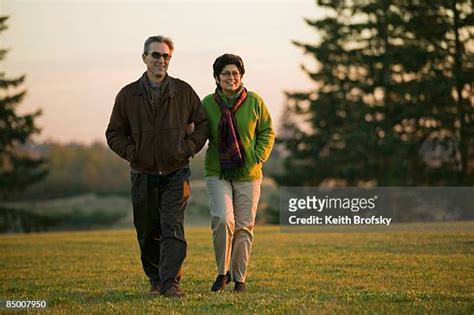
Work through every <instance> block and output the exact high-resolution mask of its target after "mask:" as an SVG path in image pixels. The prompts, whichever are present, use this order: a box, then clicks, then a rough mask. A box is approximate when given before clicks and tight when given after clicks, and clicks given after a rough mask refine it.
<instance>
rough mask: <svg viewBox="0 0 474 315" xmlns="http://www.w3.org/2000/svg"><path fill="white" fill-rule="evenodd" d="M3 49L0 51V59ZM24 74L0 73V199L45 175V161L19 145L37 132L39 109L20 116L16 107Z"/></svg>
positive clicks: (1, 20) (2, 24)
mask: <svg viewBox="0 0 474 315" xmlns="http://www.w3.org/2000/svg"><path fill="white" fill-rule="evenodd" d="M7 19H8V17H0V32H2V31H4V30H6V29H7V25H6V21H7ZM6 54H7V50H6V49H2V50H0V61H1V60H3V59H4V58H5V56H6ZM24 80H25V76H21V77H18V78H13V79H9V78H6V76H5V73H0V198H1V199H4V200H5V199H7V197H9V196H11V195H12V194H13V193H16V192H19V191H22V190H24V189H25V188H26V187H28V186H29V185H31V184H33V183H35V182H37V181H39V180H41V179H42V178H44V177H45V175H46V173H47V171H46V169H45V161H44V160H43V159H41V158H36V157H33V156H31V154H30V153H28V152H27V151H26V150H25V149H22V145H25V144H26V143H27V141H28V140H29V139H30V137H31V136H32V135H33V134H35V133H38V132H39V129H38V128H37V127H36V125H35V123H34V120H35V118H36V117H38V116H39V115H40V114H41V112H40V111H37V112H35V113H31V114H26V115H19V114H18V113H17V106H18V105H19V103H20V102H21V101H22V99H23V98H24V96H25V94H26V91H25V90H20V91H18V89H19V87H20V86H21V84H22V83H23V82H24Z"/></svg>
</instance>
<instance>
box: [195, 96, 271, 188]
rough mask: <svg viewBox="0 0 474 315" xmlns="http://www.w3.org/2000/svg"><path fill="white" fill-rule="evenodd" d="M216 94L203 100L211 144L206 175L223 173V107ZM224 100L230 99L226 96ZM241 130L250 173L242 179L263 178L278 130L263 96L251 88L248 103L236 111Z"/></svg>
mask: <svg viewBox="0 0 474 315" xmlns="http://www.w3.org/2000/svg"><path fill="white" fill-rule="evenodd" d="M212 95H213V94H209V95H208V96H206V97H205V98H204V99H203V100H202V103H203V105H204V109H205V110H206V112H207V116H208V119H209V146H208V148H207V150H206V158H205V176H206V177H208V176H220V169H221V167H220V163H219V146H218V142H219V136H218V130H219V121H220V119H221V110H220V108H219V105H218V104H217V103H216V101H215V100H214V98H213V96H212ZM224 100H226V101H227V99H226V98H224ZM235 119H236V121H237V130H238V131H239V136H240V140H241V141H242V146H243V147H244V151H245V165H244V166H245V169H246V175H245V176H243V177H242V178H240V179H239V180H241V181H248V180H254V179H260V178H262V177H263V174H262V164H263V162H265V161H266V160H267V159H268V157H269V156H270V152H271V151H272V147H273V142H274V141H275V132H274V130H273V127H272V119H271V117H270V114H269V112H268V109H267V107H266V106H265V103H264V102H263V99H262V98H261V97H260V96H259V95H258V94H257V93H255V92H251V91H249V92H248V95H247V98H246V99H245V102H244V104H243V105H242V106H241V107H240V108H239V110H238V111H237V112H236V113H235Z"/></svg>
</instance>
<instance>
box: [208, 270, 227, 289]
mask: <svg viewBox="0 0 474 315" xmlns="http://www.w3.org/2000/svg"><path fill="white" fill-rule="evenodd" d="M229 282H230V273H229V272H228V271H227V273H226V274H225V275H218V276H217V278H216V281H214V284H213V285H212V288H211V291H213V292H217V291H222V290H224V288H225V286H226V284H228V283H229Z"/></svg>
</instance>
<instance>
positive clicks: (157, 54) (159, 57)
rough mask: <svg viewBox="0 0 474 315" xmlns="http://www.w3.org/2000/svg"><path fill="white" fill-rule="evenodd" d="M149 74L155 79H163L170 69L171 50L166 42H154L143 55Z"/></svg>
mask: <svg viewBox="0 0 474 315" xmlns="http://www.w3.org/2000/svg"><path fill="white" fill-rule="evenodd" d="M142 58H143V62H144V63H145V64H146V68H147V72H148V75H149V76H150V77H151V78H154V79H163V78H164V77H165V75H166V71H168V65H169V63H170V58H171V51H170V48H169V47H168V45H166V44H165V43H158V42H153V43H151V44H150V47H149V48H148V51H147V52H146V53H144V54H143V55H142Z"/></svg>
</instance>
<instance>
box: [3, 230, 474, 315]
mask: <svg viewBox="0 0 474 315" xmlns="http://www.w3.org/2000/svg"><path fill="white" fill-rule="evenodd" d="M437 227H439V225H437V226H434V225H428V224H422V225H411V226H409V228H408V229H407V228H406V226H405V228H403V229H401V230H400V231H399V232H397V231H394V232H389V233H305V234H302V233H280V230H279V228H278V227H271V226H257V227H256V232H255V244H254V251H253V254H252V260H251V263H250V270H249V276H248V292H246V293H243V294H234V293H232V292H231V289H232V288H233V286H229V288H227V291H226V292H222V293H217V294H216V293H213V292H211V291H210V286H211V284H212V281H213V280H214V277H215V267H214V258H213V251H212V244H211V232H210V230H209V228H199V227H190V228H188V229H187V239H188V258H187V259H186V262H185V277H184V279H183V281H182V287H183V289H184V290H185V291H186V292H187V297H186V298H185V299H182V300H175V299H167V298H163V297H159V296H158V297H157V296H150V295H149V294H148V293H147V291H148V283H147V282H146V280H145V279H144V275H143V272H142V269H141V265H140V261H139V253H138V248H137V244H136V239H135V233H134V231H133V230H104V231H91V232H55V233H40V234H21V235H20V234H17V235H2V236H0V251H1V256H0V257H1V258H0V300H4V301H5V300H46V301H47V302H48V306H47V311H48V312H54V313H78V312H79V313H102V312H108V313H110V312H120V313H144V312H146V313H150V312H156V313H162V314H168V313H215V314H218V313H219V314H221V313H228V314H231V313H232V314H237V313H244V314H245V313H301V314H307V313H318V314H319V313H323V314H324V313H335V312H336V313H378V314H385V313H397V314H398V313H399V314H401V313H410V314H411V313H430V314H433V313H438V314H446V313H453V314H472V313H473V312H474V292H473V287H474V260H473V253H474V251H473V246H474V222H460V223H458V224H456V225H455V227H454V228H452V226H451V227H450V228H447V229H439V228H437ZM407 231H408V232H407ZM0 311H1V310H0Z"/></svg>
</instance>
